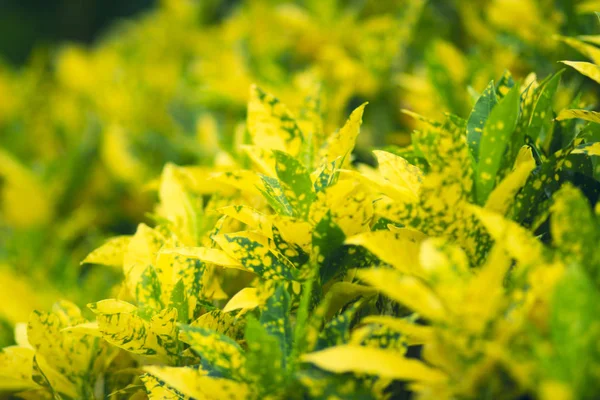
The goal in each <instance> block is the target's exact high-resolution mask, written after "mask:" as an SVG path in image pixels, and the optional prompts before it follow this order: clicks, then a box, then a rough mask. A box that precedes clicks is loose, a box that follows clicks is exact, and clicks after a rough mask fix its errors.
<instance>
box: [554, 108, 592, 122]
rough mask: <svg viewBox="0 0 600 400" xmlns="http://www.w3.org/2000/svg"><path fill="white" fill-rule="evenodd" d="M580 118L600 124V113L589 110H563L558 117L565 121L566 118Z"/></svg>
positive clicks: (559, 119) (557, 118)
mask: <svg viewBox="0 0 600 400" xmlns="http://www.w3.org/2000/svg"><path fill="white" fill-rule="evenodd" d="M574 118H579V119H583V120H586V121H590V122H595V123H597V124H600V113H597V112H595V111H588V110H562V111H561V112H560V113H558V117H556V120H557V121H563V120H565V119H574Z"/></svg>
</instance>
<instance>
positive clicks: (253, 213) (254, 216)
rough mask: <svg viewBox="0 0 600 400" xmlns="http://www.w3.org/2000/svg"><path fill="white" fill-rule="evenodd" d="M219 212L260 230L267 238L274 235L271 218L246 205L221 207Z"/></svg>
mask: <svg viewBox="0 0 600 400" xmlns="http://www.w3.org/2000/svg"><path fill="white" fill-rule="evenodd" d="M217 211H218V212H220V213H222V214H223V215H227V216H228V217H230V218H234V219H236V220H238V221H240V222H242V223H244V224H246V225H247V226H248V227H249V228H251V229H255V230H258V231H259V232H260V233H262V234H263V235H265V236H271V235H272V229H271V226H272V223H271V221H270V219H269V217H267V216H266V215H265V214H262V213H260V212H258V211H257V210H255V209H253V208H252V207H249V206H246V205H234V206H227V207H221V208H219V209H218V210H217Z"/></svg>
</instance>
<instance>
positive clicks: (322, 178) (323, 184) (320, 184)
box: [311, 158, 343, 193]
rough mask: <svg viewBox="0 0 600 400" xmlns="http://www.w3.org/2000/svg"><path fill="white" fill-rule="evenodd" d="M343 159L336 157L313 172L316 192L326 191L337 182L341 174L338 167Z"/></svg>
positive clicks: (312, 176)
mask: <svg viewBox="0 0 600 400" xmlns="http://www.w3.org/2000/svg"><path fill="white" fill-rule="evenodd" d="M342 161H343V159H342V158H336V159H335V160H333V161H332V162H330V163H325V164H322V165H321V166H320V167H319V168H317V170H315V171H314V172H313V173H312V174H311V178H312V180H313V190H314V192H315V193H319V192H322V191H324V190H325V189H327V188H328V187H329V186H331V185H333V184H334V183H335V182H336V180H337V178H338V175H339V172H338V169H339V166H340V165H341V164H342Z"/></svg>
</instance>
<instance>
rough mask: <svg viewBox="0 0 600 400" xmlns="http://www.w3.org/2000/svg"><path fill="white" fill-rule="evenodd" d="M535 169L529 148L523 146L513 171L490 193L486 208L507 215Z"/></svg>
mask: <svg viewBox="0 0 600 400" xmlns="http://www.w3.org/2000/svg"><path fill="white" fill-rule="evenodd" d="M534 168H535V160H534V158H533V154H532V152H531V148H530V147H529V146H523V147H522V148H521V150H519V155H518V156H517V160H516V161H515V166H514V168H513V170H512V171H511V172H510V173H509V174H508V175H507V176H506V177H505V178H504V179H503V180H502V182H500V183H499V184H498V185H497V186H496V187H495V188H494V190H493V191H492V193H490V196H489V197H488V199H487V201H486V202H485V208H486V209H488V210H490V211H494V212H497V213H499V214H503V215H505V214H506V212H507V211H508V209H509V207H510V205H511V204H512V202H513V201H514V199H515V196H516V194H517V192H518V191H519V189H521V188H522V187H523V185H525V182H526V181H527V178H528V177H529V174H530V173H531V171H533V169H534Z"/></svg>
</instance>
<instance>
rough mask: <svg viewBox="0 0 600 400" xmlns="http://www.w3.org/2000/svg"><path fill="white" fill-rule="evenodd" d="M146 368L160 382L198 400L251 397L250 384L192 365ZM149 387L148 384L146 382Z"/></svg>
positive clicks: (229, 399)
mask: <svg viewBox="0 0 600 400" xmlns="http://www.w3.org/2000/svg"><path fill="white" fill-rule="evenodd" d="M144 370H145V371H146V372H148V373H149V374H150V375H151V376H153V377H155V379H157V380H158V381H160V382H163V383H164V384H166V385H168V386H169V387H171V388H173V389H174V390H176V391H177V392H178V393H181V394H183V395H184V396H189V397H184V398H186V399H187V398H190V399H192V398H193V399H196V400H237V399H247V398H250V390H249V388H248V386H247V385H246V384H244V383H241V382H236V381H233V380H230V379H225V378H218V377H211V376H207V375H206V372H203V371H202V370H200V369H196V368H192V367H180V368H174V367H160V366H147V367H144ZM146 387H148V384H146Z"/></svg>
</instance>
